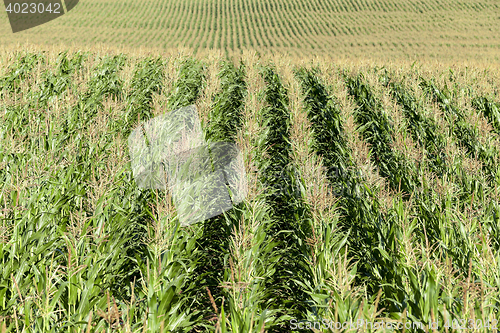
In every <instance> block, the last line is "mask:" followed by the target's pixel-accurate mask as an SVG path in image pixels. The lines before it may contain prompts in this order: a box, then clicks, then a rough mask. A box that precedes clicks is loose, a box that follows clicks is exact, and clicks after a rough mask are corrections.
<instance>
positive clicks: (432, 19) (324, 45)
mask: <svg viewBox="0 0 500 333" xmlns="http://www.w3.org/2000/svg"><path fill="white" fill-rule="evenodd" d="M0 36H2V37H1V38H0V44H12V43H14V44H17V43H25V42H26V41H28V42H30V43H36V44H56V45H57V44H59V43H63V44H66V45H69V44H71V43H75V44H76V45H79V46H87V45H94V44H105V45H113V46H125V47H143V48H155V49H168V48H172V47H186V48H189V49H191V50H192V51H193V52H195V53H196V52H198V51H199V50H202V49H219V50H222V51H224V52H227V53H233V52H237V53H239V52H240V51H241V50H249V49H254V50H258V51H259V52H271V51H280V52H285V53H289V54H291V55H310V54H330V55H335V56H336V57H351V58H357V57H360V56H363V57H376V58H390V57H394V56H398V57H405V58H409V59H422V58H429V59H445V58H446V59H457V58H462V59H463V58H471V59H476V60H482V61H495V60H496V61H498V60H499V52H500V4H499V3H498V2H497V1H495V0H485V1H457V0H423V1H418V2H415V1H399V0H388V1H373V0H368V1H367V0H363V1H357V0H356V1H338V0H327V1H320V0H311V1H290V0H285V1H278V0H266V1H261V0H160V1H151V0H145V1H140V2H137V1H122V0H118V1H103V0H88V1H81V2H80V3H79V4H78V6H77V7H76V8H75V9H74V10H72V11H71V12H70V13H69V14H67V15H64V16H63V17H60V18H58V19H56V20H54V21H52V22H49V23H47V24H44V25H42V26H39V27H36V28H33V29H30V30H27V31H23V32H20V33H17V34H15V35H14V34H12V32H11V30H10V27H9V25H8V20H7V15H6V14H3V15H0Z"/></svg>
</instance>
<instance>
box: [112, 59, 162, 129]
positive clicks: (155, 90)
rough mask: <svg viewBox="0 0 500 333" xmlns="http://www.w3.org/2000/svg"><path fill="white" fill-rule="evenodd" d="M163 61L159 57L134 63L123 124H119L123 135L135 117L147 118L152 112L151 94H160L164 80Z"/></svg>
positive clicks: (135, 119)
mask: <svg viewBox="0 0 500 333" xmlns="http://www.w3.org/2000/svg"><path fill="white" fill-rule="evenodd" d="M164 67H165V65H164V63H163V61H162V59H161V58H156V59H151V58H148V59H145V60H143V61H141V62H139V63H138V64H137V65H136V68H135V71H134V76H133V78H132V82H131V83H130V85H131V87H132V90H131V92H130V93H129V95H128V96H127V100H128V105H127V109H126V110H125V112H124V115H123V117H124V118H123V124H120V131H123V130H124V127H125V128H128V129H129V130H127V131H124V133H123V134H124V136H127V135H128V134H129V132H130V128H131V127H132V124H133V123H134V122H135V121H137V119H142V120H147V119H149V118H151V116H152V115H153V112H152V110H151V108H152V102H153V94H160V93H161V90H162V87H163V80H164V76H165V75H164V73H163V71H164Z"/></svg>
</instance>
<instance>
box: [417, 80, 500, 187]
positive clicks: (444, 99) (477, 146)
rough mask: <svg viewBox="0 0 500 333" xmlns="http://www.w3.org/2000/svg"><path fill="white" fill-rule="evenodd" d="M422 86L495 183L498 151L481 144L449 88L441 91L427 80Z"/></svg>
mask: <svg viewBox="0 0 500 333" xmlns="http://www.w3.org/2000/svg"><path fill="white" fill-rule="evenodd" d="M420 84H421V86H422V87H423V88H424V89H425V91H426V92H427V93H428V94H429V95H430V96H432V98H433V100H434V101H435V102H437V103H438V105H439V107H440V108H441V109H442V110H443V112H444V114H445V117H446V119H447V120H448V122H449V123H450V126H452V132H453V134H454V135H455V136H456V138H457V140H458V142H459V144H460V145H461V146H462V147H463V148H464V149H465V150H466V151H467V153H468V154H469V156H471V157H472V158H477V159H478V160H479V161H481V162H482V163H483V171H484V172H485V173H486V174H487V176H488V181H489V182H490V183H491V182H495V181H496V178H497V174H498V170H499V166H498V163H497V162H496V160H497V157H498V149H497V148H496V147H489V146H485V145H483V144H482V143H481V142H480V140H479V137H478V135H479V134H478V131H477V129H476V128H474V127H473V126H471V124H469V123H468V122H467V119H466V117H465V115H464V114H463V112H462V110H460V109H459V108H458V107H457V106H456V105H454V103H453V101H452V96H451V92H450V91H449V90H448V88H447V87H445V88H444V89H439V88H438V87H437V86H436V84H435V83H434V82H432V81H426V80H425V79H422V80H421V83H420Z"/></svg>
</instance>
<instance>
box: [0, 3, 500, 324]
mask: <svg viewBox="0 0 500 333" xmlns="http://www.w3.org/2000/svg"><path fill="white" fill-rule="evenodd" d="M176 4H177V2H175V1H174V2H172V4H171V6H175V5H176ZM192 4H193V2H189V1H188V2H187V3H186V6H191V5H192ZM197 4H198V6H199V5H201V4H202V2H197ZM226 5H228V6H229V3H228V4H226ZM233 5H238V6H249V5H248V4H246V3H245V2H242V3H240V2H237V3H235V4H233ZM296 5H298V6H303V5H301V4H296ZM368 5H370V4H369V3H363V4H358V5H357V6H358V7H359V10H362V7H363V6H368ZM373 5H374V4H373ZM389 5H391V4H390V3H389ZM392 5H393V6H400V7H401V6H403V7H404V6H409V4H407V3H403V4H399V3H398V4H397V5H396V4H392ZM421 5H422V6H424V4H421ZM252 6H253V5H252ZM261 6H271V8H274V7H273V6H276V4H274V3H272V4H268V3H266V4H261V5H259V6H257V7H255V8H254V9H253V10H255V11H259V10H260V11H262V10H263V9H262V8H261ZM315 6H319V4H318V3H316V2H313V7H315ZM337 6H341V4H340V3H338V4H337ZM463 6H465V5H463ZM217 8H220V7H217ZM228 8H229V9H228V10H230V9H231V8H232V7H231V6H229V7H228ZM252 8H253V7H252ZM346 10H347V9H346ZM169 12H170V13H175V11H172V10H169ZM197 12H198V11H196V12H195V13H197ZM266 12H270V13H273V11H266ZM172 15H173V14H172ZM289 15H293V12H292V11H291V12H290V14H289ZM261 18H262V19H263V21H262V22H261V24H262V26H266V25H269V24H271V23H270V22H271V21H270V20H269V21H266V17H265V16H261ZM178 19H179V20H180V19H181V18H178ZM133 22H134V21H131V23H130V24H133ZM273 22H274V21H273ZM298 22H299V21H298ZM322 22H323V21H322V19H320V20H318V21H317V22H316V24H317V25H306V26H304V27H301V28H300V29H311V30H314V29H320V24H322ZM151 24H160V23H159V22H156V23H154V22H153V23H151ZM161 24H167V22H165V23H163V22H161ZM203 24H205V25H206V26H207V27H208V26H213V27H218V29H224V26H226V24H227V19H224V17H221V18H220V19H218V20H217V23H215V22H212V23H210V22H207V21H205V23H203ZM273 24H274V23H273ZM297 24H299V23H297ZM304 24H305V23H304ZM226 29H227V28H226ZM279 29H280V28H279V26H278V27H275V30H271V31H275V32H273V33H272V34H271V35H269V36H267V37H266V38H273V41H271V40H265V38H264V37H263V36H260V37H258V38H256V39H255V36H254V37H252V38H254V39H248V38H249V37H248V36H247V35H246V31H247V30H246V29H242V30H240V31H239V33H240V35H238V34H237V32H234V34H233V35H222V36H223V37H221V38H220V39H217V38H216V39H215V40H214V41H211V42H210V43H212V42H213V43H220V44H221V45H223V44H224V45H226V44H227V43H235V44H238V45H237V46H235V47H239V46H241V45H240V44H242V43H250V41H251V40H253V42H255V43H262V45H264V44H265V43H273V42H276V43H290V40H289V39H290V38H289V36H291V35H292V34H293V33H294V32H293V31H288V30H282V31H281V32H279V33H278V31H279ZM290 29H292V28H290ZM297 29H299V27H297ZM181 30H182V31H180V32H182V33H185V34H188V33H190V32H189V30H186V29H181ZM201 30H202V31H205V33H209V31H208V30H207V29H206V27H205V28H202V29H201ZM259 30H260V31H262V29H259ZM223 31H225V30H223ZM319 31H321V30H319ZM274 34H276V36H281V37H280V38H278V37H276V36H275V35H274ZM215 36H217V35H215ZM218 36H221V35H218ZM235 36H236V37H237V38H236V37H235ZM252 36H253V35H252ZM287 36H288V37H287ZM185 38H186V39H187V40H189V35H188V36H186V37H185ZM316 42H317V41H314V40H311V43H313V44H314V43H316ZM193 43H196V41H193ZM225 43H226V44H225ZM258 45H260V44H258ZM498 82H499V81H498V72H495V71H494V70H492V69H491V68H489V69H484V68H481V67H477V68H476V67H466V68H462V67H454V68H445V67H441V68H440V67H437V66H436V67H432V66H431V67H425V66H423V65H418V64H412V65H411V66H407V65H388V66H383V67H380V66H377V65H375V64H353V63H350V64H348V63H341V62H338V63H335V62H325V61H317V60H316V61H313V60H311V61H310V62H307V61H302V62H300V61H292V60H290V59H286V58H272V57H268V58H266V57H259V56H258V55H257V54H256V53H247V54H245V55H244V56H242V57H240V58H239V59H231V58H224V57H223V56H222V55H221V53H218V54H209V55H207V56H205V57H197V56H194V55H192V54H182V53H172V54H166V55H140V56H138V55H132V54H123V53H119V54H111V53H106V54H101V53H100V52H90V51H85V52H83V51H78V52H72V51H71V52H70V51H63V52H41V51H34V50H33V51H17V52H4V53H2V54H0V123H1V126H0V186H1V192H0V208H1V210H0V332H1V333H3V332H235V333H236V332H241V333H248V332H296V331H297V332H298V331H300V329H299V328H298V327H299V326H298V324H299V323H300V324H301V325H302V326H301V327H304V330H305V331H308V332H341V331H342V332H349V331H351V332H356V331H363V332H385V331H391V330H390V329H387V328H381V327H376V326H373V327H362V328H360V327H358V326H356V328H345V327H344V328H342V327H338V326H336V325H335V323H345V322H353V323H359V322H360V321H365V322H372V323H374V322H386V323H387V322H392V323H398V322H401V323H408V322H412V323H417V322H419V323H421V324H422V325H423V326H422V327H416V328H415V327H413V328H411V329H406V331H414V332H427V331H428V332H432V331H434V332H438V331H439V332H443V331H447V332H455V331H459V330H460V331H462V332H463V331H466V332H491V331H496V330H497V328H496V327H498V325H497V321H498V320H499V319H500V314H499V310H500V290H499V289H498V288H499V286H500V195H499V190H500V167H499V165H500V164H499V163H500V152H499V148H498V147H500V145H499V141H500V137H499V133H500V132H499V131H500V97H499V93H498V91H499V90H498V88H499V86H498ZM190 105H194V106H196V110H197V112H198V115H199V118H200V120H201V125H202V128H203V137H204V140H206V141H207V142H229V143H234V144H236V145H237V146H238V147H239V149H240V150H241V153H242V155H243V160H244V166H245V173H246V179H245V181H246V182H247V184H248V193H247V196H246V198H245V200H244V201H243V202H240V203H238V204H235V205H233V206H232V208H231V209H229V210H228V211H225V212H224V213H222V214H219V215H217V216H214V217H211V218H209V219H206V220H205V221H202V222H199V223H195V224H191V225H187V226H181V225H180V224H179V216H178V211H177V209H176V206H175V204H174V201H173V199H172V193H170V191H169V190H158V189H143V188H140V187H139V186H138V185H137V183H136V180H135V178H134V175H133V172H132V169H131V160H130V156H129V147H128V146H127V137H128V136H129V134H130V133H131V131H132V130H133V129H134V128H136V127H137V126H139V125H140V124H141V123H142V122H144V121H147V120H149V119H153V118H154V117H156V116H159V115H163V114H166V115H168V113H169V112H172V111H174V110H176V109H179V108H182V107H185V106H190ZM318 322H321V323H325V322H327V323H332V324H331V325H327V326H326V327H323V326H321V328H320V327H319V326H317V325H313V324H311V323H318ZM436 322H437V323H438V325H439V326H438V328H437V327H433V326H432V324H433V323H436ZM397 331H401V332H403V331H405V330H404V329H397Z"/></svg>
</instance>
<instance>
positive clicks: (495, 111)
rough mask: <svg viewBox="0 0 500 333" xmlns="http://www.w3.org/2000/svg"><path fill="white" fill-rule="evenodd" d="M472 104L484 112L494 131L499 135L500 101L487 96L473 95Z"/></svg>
mask: <svg viewBox="0 0 500 333" xmlns="http://www.w3.org/2000/svg"><path fill="white" fill-rule="evenodd" d="M472 106H473V107H474V108H475V109H476V110H478V111H481V112H482V113H483V114H484V116H485V117H486V118H487V119H488V121H489V122H490V124H491V126H493V129H494V131H495V133H497V134H498V135H500V103H498V102H495V101H493V100H491V99H488V98H487V97H475V98H474V99H473V100H472Z"/></svg>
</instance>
